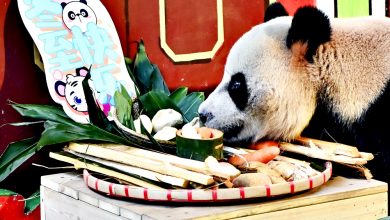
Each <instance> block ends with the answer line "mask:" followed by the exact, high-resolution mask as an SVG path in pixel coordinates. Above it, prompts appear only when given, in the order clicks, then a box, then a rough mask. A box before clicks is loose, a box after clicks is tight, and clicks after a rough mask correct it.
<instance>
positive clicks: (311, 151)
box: [279, 142, 367, 165]
mask: <svg viewBox="0 0 390 220" xmlns="http://www.w3.org/2000/svg"><path fill="white" fill-rule="evenodd" d="M279 146H280V149H281V150H284V151H288V152H292V153H297V154H303V155H306V156H308V157H312V158H317V159H322V160H330V161H334V162H338V163H346V164H356V165H364V164H366V163H367V160H365V159H363V158H353V157H348V156H345V155H334V154H329V153H327V152H324V151H323V150H321V149H319V148H314V147H305V146H301V145H295V144H291V143H286V142H281V143H280V144H279Z"/></svg>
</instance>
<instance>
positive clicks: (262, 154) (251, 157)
mask: <svg viewBox="0 0 390 220" xmlns="http://www.w3.org/2000/svg"><path fill="white" fill-rule="evenodd" d="M279 153H280V149H279V147H275V146H271V147H265V148H263V149H260V150H256V151H255V152H253V153H248V154H241V155H234V156H231V157H230V158H229V159H228V161H229V163H231V164H233V165H235V166H239V165H242V164H244V163H245V162H251V161H258V162H262V163H268V162H269V161H271V160H272V159H274V158H275V157H276V156H278V155H279Z"/></svg>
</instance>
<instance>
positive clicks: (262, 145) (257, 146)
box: [249, 141, 279, 150]
mask: <svg viewBox="0 0 390 220" xmlns="http://www.w3.org/2000/svg"><path fill="white" fill-rule="evenodd" d="M270 146H275V147H278V146H279V143H278V142H276V141H263V142H258V143H255V144H252V145H250V146H249V149H252V150H260V149H263V148H265V147H270Z"/></svg>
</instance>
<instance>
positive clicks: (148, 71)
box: [133, 41, 169, 95]
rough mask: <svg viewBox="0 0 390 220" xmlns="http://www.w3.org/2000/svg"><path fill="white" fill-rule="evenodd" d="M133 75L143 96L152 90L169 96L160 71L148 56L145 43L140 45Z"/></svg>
mask: <svg viewBox="0 0 390 220" xmlns="http://www.w3.org/2000/svg"><path fill="white" fill-rule="evenodd" d="M133 74H134V77H135V78H136V83H137V85H138V87H139V90H140V92H141V94H145V93H147V92H149V91H152V90H161V91H163V92H164V93H166V94H167V95H169V89H168V87H167V85H166V83H165V81H164V79H163V77H162V76H161V73H160V70H159V69H158V67H157V66H156V65H154V64H151V62H150V60H149V58H148V56H147V55H146V51H145V45H144V43H143V41H141V42H140V43H139V44H138V50H137V55H136V57H135V61H134V71H133Z"/></svg>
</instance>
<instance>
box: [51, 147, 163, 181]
mask: <svg viewBox="0 0 390 220" xmlns="http://www.w3.org/2000/svg"><path fill="white" fill-rule="evenodd" d="M49 156H50V157H51V158H53V159H56V160H59V161H63V162H66V163H70V164H73V166H74V167H75V169H88V170H91V171H94V172H97V173H101V174H105V175H108V176H111V177H114V178H118V179H121V180H124V181H126V182H130V183H132V184H134V185H137V186H141V187H145V188H149V189H163V188H161V187H159V186H156V185H154V184H151V183H148V182H146V181H143V180H140V179H137V178H134V177H131V176H129V175H126V174H123V173H120V172H116V171H112V170H110V169H107V168H104V167H99V166H97V165H95V164H91V163H88V162H85V161H80V160H78V159H75V158H71V157H68V156H65V155H61V154H58V153H53V152H50V154H49Z"/></svg>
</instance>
